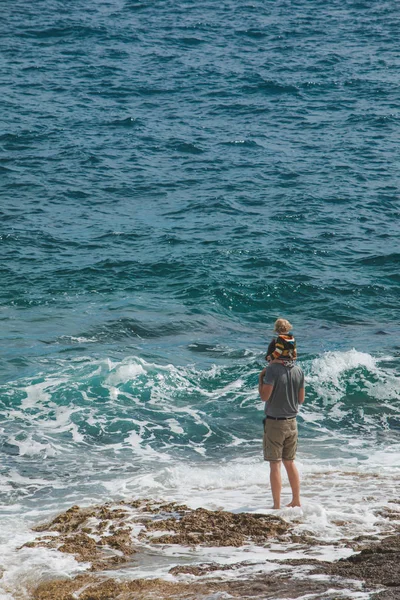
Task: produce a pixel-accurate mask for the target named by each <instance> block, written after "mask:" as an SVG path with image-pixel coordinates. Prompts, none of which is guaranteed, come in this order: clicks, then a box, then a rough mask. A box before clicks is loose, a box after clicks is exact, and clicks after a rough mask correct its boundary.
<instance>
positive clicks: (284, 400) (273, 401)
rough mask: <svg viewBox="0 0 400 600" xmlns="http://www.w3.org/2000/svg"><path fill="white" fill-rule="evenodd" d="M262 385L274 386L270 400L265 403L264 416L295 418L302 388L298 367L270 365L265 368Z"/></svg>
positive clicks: (278, 364)
mask: <svg viewBox="0 0 400 600" xmlns="http://www.w3.org/2000/svg"><path fill="white" fill-rule="evenodd" d="M264 383H267V384H269V385H273V386H274V389H273V390H272V394H271V397H270V399H269V400H268V402H266V403H265V409H264V411H265V414H266V415H268V416H270V417H295V416H296V415H297V413H298V410H299V391H300V390H301V388H303V387H304V373H303V371H302V370H301V369H300V367H298V366H297V365H296V364H294V365H293V366H288V367H285V365H283V364H281V363H272V364H270V365H269V366H268V367H267V370H266V372H265V375H264Z"/></svg>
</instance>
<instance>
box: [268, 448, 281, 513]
mask: <svg viewBox="0 0 400 600" xmlns="http://www.w3.org/2000/svg"><path fill="white" fill-rule="evenodd" d="M269 468H270V471H269V480H270V482H271V491H272V498H273V501H274V506H273V507H272V508H280V507H281V491H282V478H281V461H280V460H271V461H270V463H269Z"/></svg>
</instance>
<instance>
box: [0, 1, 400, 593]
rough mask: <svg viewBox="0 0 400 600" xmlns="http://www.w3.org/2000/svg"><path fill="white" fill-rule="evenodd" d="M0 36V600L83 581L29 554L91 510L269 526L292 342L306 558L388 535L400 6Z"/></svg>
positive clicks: (399, 371)
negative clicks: (50, 584) (277, 381)
mask: <svg viewBox="0 0 400 600" xmlns="http://www.w3.org/2000/svg"><path fill="white" fill-rule="evenodd" d="M1 13H2V15H1V20H0V33H1V37H0V48H1V58H0V65H1V69H0V82H1V96H0V102H1V105H2V110H1V112H0V182H1V191H0V193H1V196H0V252H1V254H0V258H1V261H0V273H1V280H0V281H1V286H0V321H1V328H0V336H1V341H0V343H1V354H0V450H1V462H0V503H1V518H0V565H1V570H0V575H1V578H0V596H1V598H2V600H3V599H4V600H24V599H26V598H28V597H29V594H30V593H31V591H32V589H34V587H35V586H36V585H37V584H38V583H40V582H41V581H43V580H45V579H50V578H56V577H61V576H72V575H73V574H75V573H77V572H79V570H81V569H82V568H83V567H82V565H80V564H78V563H77V562H76V561H75V559H74V558H73V557H72V556H70V555H66V554H61V553H59V552H57V551H56V550H49V549H46V548H36V549H27V548H23V549H19V548H21V546H23V544H24V543H25V542H27V541H29V540H32V539H33V538H34V534H33V533H32V531H31V527H32V526H34V525H35V524H37V523H39V522H42V521H44V520H46V519H48V518H50V517H52V516H54V515H56V514H58V513H59V512H61V511H62V510H66V509H67V508H69V507H70V506H72V505H75V504H79V505H80V506H89V505H91V504H99V503H103V502H114V501H115V502H117V501H119V500H121V499H131V498H153V499H157V500H161V499H162V500H166V501H177V502H184V503H186V504H187V505H188V506H190V507H192V508H196V507H199V506H203V507H205V508H209V509H217V508H218V509H221V508H222V509H225V510H231V511H236V512H241V511H247V512H265V513H266V514H269V513H270V512H271V510H270V509H271V506H272V499H271V493H270V487H269V480H268V464H267V463H264V461H263V457H262V418H263V412H262V411H263V406H262V402H261V401H260V399H259V397H258V393H257V382H258V373H259V372H260V370H261V369H262V368H263V367H264V366H265V364H266V363H265V358H264V357H265V353H266V348H267V346H268V343H269V342H270V340H271V338H272V336H273V326H274V321H275V319H276V318H278V317H284V318H287V319H289V320H290V321H291V323H292V324H293V333H294V335H295V337H296V340H297V347H298V356H299V359H298V363H299V364H300V366H301V367H302V369H303V370H304V372H305V378H306V401H305V403H304V405H303V406H302V407H301V411H300V414H299V417H298V423H299V448H298V456H297V464H298V468H299V471H300V475H301V481H302V503H303V504H302V508H301V509H287V508H283V509H282V510H281V511H276V514H278V515H280V516H282V517H283V518H285V519H287V520H289V521H291V522H293V526H294V527H296V528H297V530H298V531H307V532H311V534H312V535H314V536H315V537H316V538H317V539H318V540H320V541H321V547H320V548H318V547H315V549H314V551H313V555H314V557H316V558H318V557H323V558H327V557H328V559H330V560H334V559H336V558H341V557H343V556H348V555H349V554H350V553H351V552H352V550H350V549H349V548H345V547H344V546H343V547H342V546H340V544H338V543H337V542H338V540H341V539H343V538H346V539H353V538H356V537H357V536H362V535H364V536H368V535H378V536H379V535H384V534H386V533H387V532H390V531H391V530H392V527H393V523H392V521H391V520H390V519H388V518H387V516H385V511H387V510H390V509H394V508H395V507H396V506H397V508H398V505H399V503H400V493H399V486H400V437H399V433H400V388H399V383H400V342H399V339H400V338H399V335H400V325H399V297H400V296H399V292H400V245H399V244H400V227H399V217H400V202H399V184H400V178H399V158H400V146H399V135H400V100H399V86H398V83H399V77H400V59H399V53H398V41H396V40H398V25H399V17H400V14H399V5H398V2H396V1H395V0H388V1H383V0H382V1H380V0H340V1H339V0H331V1H330V2H329V3H327V2H323V1H321V0H241V1H239V0H223V1H222V2H215V1H214V0H203V1H202V2H195V1H194V0H97V1H96V2H92V1H89V0H71V1H70V2H61V1H59V0H37V1H36V2H31V3H29V2H25V1H22V0H13V1H12V2H11V1H8V0H5V1H4V2H3V3H2V6H1ZM283 484H284V490H283V497H284V498H283V499H284V503H286V502H289V501H290V493H289V492H290V489H289V487H288V483H287V479H284V482H283ZM330 544H331V545H330ZM174 552H175V551H172V550H171V560H173V559H174V556H173V555H174ZM199 552H200V551H199ZM201 552H202V553H203V555H202V561H203V562H204V560H205V558H204V553H205V551H204V550H202V551H201ZM207 552H208V555H209V558H210V556H211V559H212V560H214V561H221V562H225V563H226V562H227V561H228V562H229V561H240V560H242V559H243V556H245V558H246V560H250V562H251V560H252V559H254V561H255V562H257V561H258V562H259V561H260V556H262V557H263V560H264V561H268V558H269V557H271V556H274V558H276V556H277V555H278V554H274V552H273V549H265V548H264V549H262V548H261V549H260V548H258V549H257V548H254V549H253V551H252V550H251V549H249V548H247V549H243V548H242V549H235V550H233V549H231V550H230V551H229V550H227V549H226V548H225V549H224V550H223V551H222V550H221V549H215V550H210V549H207ZM229 552H230V553H229ZM252 552H253V554H252ZM176 553H177V554H179V553H178V551H176ZM283 554H284V553H283ZM295 554H296V553H295V552H294V553H293V552H292V553H290V551H289V550H288V555H290V556H294V555H295ZM193 556H194V558H196V555H195V553H194V555H193ZM279 556H281V557H282V551H281V550H280V554H279ZM298 556H301V553H300V554H298ZM252 557H253V558H252ZM176 560H178V559H176ZM193 560H194V559H193ZM168 566H170V565H167V566H166V565H165V564H164V563H162V561H160V564H159V566H157V565H156V566H154V565H153V566H151V568H150V567H148V566H147V570H146V568H145V567H143V569H142V571H143V572H142V571H141V568H140V567H138V566H136V567H135V569H136V570H133V571H134V573H135V574H136V575H135V576H145V577H150V576H152V577H153V576H155V575H159V576H161V577H163V576H164V575H165V576H166V573H167V572H168V568H167V567H168ZM258 568H259V567H258ZM349 593H350V592H349ZM309 597H310V596H307V598H309ZM355 597H357V598H361V597H362V598H368V597H369V596H368V594H364V595H363V594H362V593H361V592H359V594H358V595H356V596H355Z"/></svg>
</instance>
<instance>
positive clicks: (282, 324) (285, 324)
mask: <svg viewBox="0 0 400 600" xmlns="http://www.w3.org/2000/svg"><path fill="white" fill-rule="evenodd" d="M291 329H292V325H291V323H289V321H287V320H286V319H277V320H276V321H275V327H274V330H275V331H276V333H277V334H278V335H280V334H281V333H283V334H286V333H289V331H290V330H291Z"/></svg>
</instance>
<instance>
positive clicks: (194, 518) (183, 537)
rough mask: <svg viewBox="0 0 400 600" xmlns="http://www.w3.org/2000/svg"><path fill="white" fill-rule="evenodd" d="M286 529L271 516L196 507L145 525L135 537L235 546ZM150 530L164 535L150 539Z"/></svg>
mask: <svg viewBox="0 0 400 600" xmlns="http://www.w3.org/2000/svg"><path fill="white" fill-rule="evenodd" d="M288 528H289V525H288V524H287V523H286V522H285V521H283V519H281V518H279V517H275V516H269V515H259V514H249V513H239V514H234V513H230V512H227V511H222V510H219V511H212V510H207V509H205V508H198V509H196V510H190V511H189V510H188V511H187V512H186V513H184V514H183V515H182V516H179V517H172V518H167V519H160V520H155V521H151V522H147V523H146V531H144V532H142V533H141V534H140V536H139V537H140V538H141V539H143V538H146V539H147V540H148V541H151V542H152V543H153V544H181V545H185V546H194V545H198V544H200V545H202V546H236V547H238V546H242V545H243V544H245V543H247V542H249V541H252V542H254V543H256V544H263V543H265V542H266V541H267V540H268V539H269V538H271V537H277V536H281V535H283V534H285V533H286V532H287V531H288ZM152 531H154V532H161V531H167V532H168V533H167V534H165V535H161V536H157V537H152V536H151V535H149V532H152Z"/></svg>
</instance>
